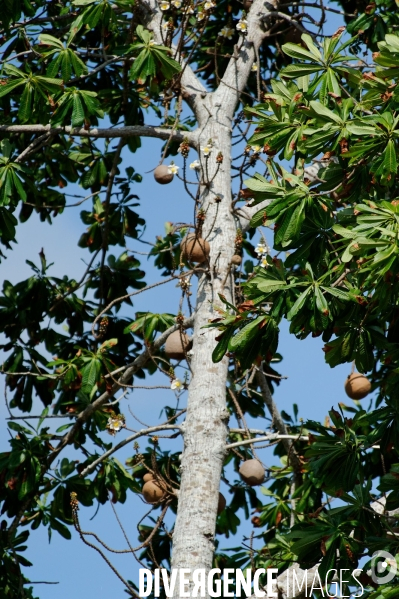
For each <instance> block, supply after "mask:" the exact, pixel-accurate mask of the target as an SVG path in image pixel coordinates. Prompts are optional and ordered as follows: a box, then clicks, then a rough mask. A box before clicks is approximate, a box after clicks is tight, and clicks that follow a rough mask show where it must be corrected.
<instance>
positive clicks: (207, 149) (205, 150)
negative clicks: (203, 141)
mask: <svg viewBox="0 0 399 599" xmlns="http://www.w3.org/2000/svg"><path fill="white" fill-rule="evenodd" d="M201 150H202V151H203V153H204V156H209V154H210V153H211V152H212V146H210V145H209V144H208V145H207V146H204V147H203V148H201Z"/></svg>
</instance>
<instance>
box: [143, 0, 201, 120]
mask: <svg viewBox="0 0 399 599" xmlns="http://www.w3.org/2000/svg"><path fill="white" fill-rule="evenodd" d="M138 7H139V9H140V13H141V14H140V18H141V21H142V23H143V25H144V26H145V27H147V29H150V30H151V31H152V32H153V34H154V41H155V43H157V44H160V45H163V44H164V41H163V39H162V35H161V24H162V11H161V9H160V8H159V4H158V2H157V0H143V1H142V2H141V3H140V4H139V5H138ZM172 50H176V48H175V47H174V46H172ZM181 65H182V74H181V84H182V87H183V91H184V92H185V93H184V94H183V97H184V99H185V100H186V102H187V104H188V105H189V106H190V107H191V108H192V110H193V111H194V114H195V116H196V117H197V119H198V118H199V114H200V113H201V109H202V106H201V104H202V98H203V97H205V96H206V94H207V93H208V91H207V89H206V88H205V87H204V85H203V84H202V82H201V81H200V79H199V78H198V77H197V76H196V75H195V73H194V71H193V69H192V68H191V66H190V65H189V64H187V63H186V62H184V61H182V62H181Z"/></svg>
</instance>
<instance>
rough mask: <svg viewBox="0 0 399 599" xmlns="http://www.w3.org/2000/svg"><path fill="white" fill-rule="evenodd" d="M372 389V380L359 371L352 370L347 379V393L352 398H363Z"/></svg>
mask: <svg viewBox="0 0 399 599" xmlns="http://www.w3.org/2000/svg"><path fill="white" fill-rule="evenodd" d="M370 391H371V383H370V381H369V380H368V378H367V377H365V376H364V375H363V374H360V373H359V372H352V374H350V375H349V376H348V378H347V379H346V381H345V393H346V394H347V396H348V397H350V398H351V399H363V398H364V397H366V395H368V394H369V393H370Z"/></svg>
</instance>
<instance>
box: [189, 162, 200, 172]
mask: <svg viewBox="0 0 399 599" xmlns="http://www.w3.org/2000/svg"><path fill="white" fill-rule="evenodd" d="M200 167H201V165H200V162H199V160H194V162H192V163H191V164H190V168H191V170H192V171H195V170H197V169H199V168H200Z"/></svg>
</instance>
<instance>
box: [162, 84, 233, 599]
mask: <svg viewBox="0 0 399 599" xmlns="http://www.w3.org/2000/svg"><path fill="white" fill-rule="evenodd" d="M212 100H213V97H212V96H211V95H210V96H208V98H207V99H206V100H205V103H207V104H208V106H207V108H208V110H209V113H210V114H214V112H215V107H213V106H211V105H209V104H211V103H212ZM210 140H212V144H213V147H212V152H211V154H210V156H209V158H206V157H204V153H203V151H202V148H203V147H205V146H206V145H209V141H210ZM219 151H221V152H222V153H223V164H221V165H220V167H219V168H218V165H217V164H216V156H217V154H218V152H219ZM198 152H199V156H200V161H201V177H202V178H201V181H202V182H203V183H204V184H203V185H202V196H201V199H202V204H201V206H202V208H203V209H204V210H205V211H206V219H205V223H204V227H203V231H202V236H203V237H204V238H206V239H207V240H208V241H209V244H210V247H211V253H210V259H209V266H210V269H209V273H203V274H201V276H200V278H199V281H198V292H197V301H196V315H195V324H194V335H193V358H192V363H191V366H192V378H191V382H190V387H189V392H188V403H187V417H186V421H185V423H184V431H183V432H184V451H183V454H182V457H181V486H180V494H179V503H178V511H177V518H176V524H175V528H174V533H173V554H172V567H173V568H190V569H191V571H192V570H194V569H197V568H204V569H205V570H206V571H209V569H210V568H211V567H212V559H213V554H214V536H215V525H216V515H217V506H218V498H219V485H220V477H221V470H222V466H223V460H224V457H225V449H224V448H225V445H226V433H227V422H228V418H229V414H228V411H227V409H226V379H227V368H228V358H227V357H224V358H223V360H222V361H221V362H219V363H218V364H214V363H213V362H212V352H213V350H214V348H215V345H216V342H215V337H216V333H215V330H214V329H204V328H202V327H203V326H204V325H206V324H207V323H208V322H209V320H210V319H213V318H216V317H217V316H218V313H217V312H216V311H215V306H217V305H219V306H222V305H223V304H222V302H221V301H220V299H219V296H218V294H220V293H223V294H224V295H225V296H226V298H227V299H228V300H229V301H231V299H232V289H231V282H232V277H231V276H230V274H229V273H230V269H231V258H232V256H233V254H234V250H235V237H236V226H235V222H234V216H233V213H232V211H231V170H230V168H231V130H230V122H229V126H223V123H220V122H215V120H214V119H213V118H209V120H208V122H207V124H206V126H205V127H204V128H203V129H202V130H201V133H200V136H199V147H198ZM207 180H208V181H211V183H210V184H208V185H207V184H206V181H207ZM177 596H179V593H178V589H176V597H177Z"/></svg>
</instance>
